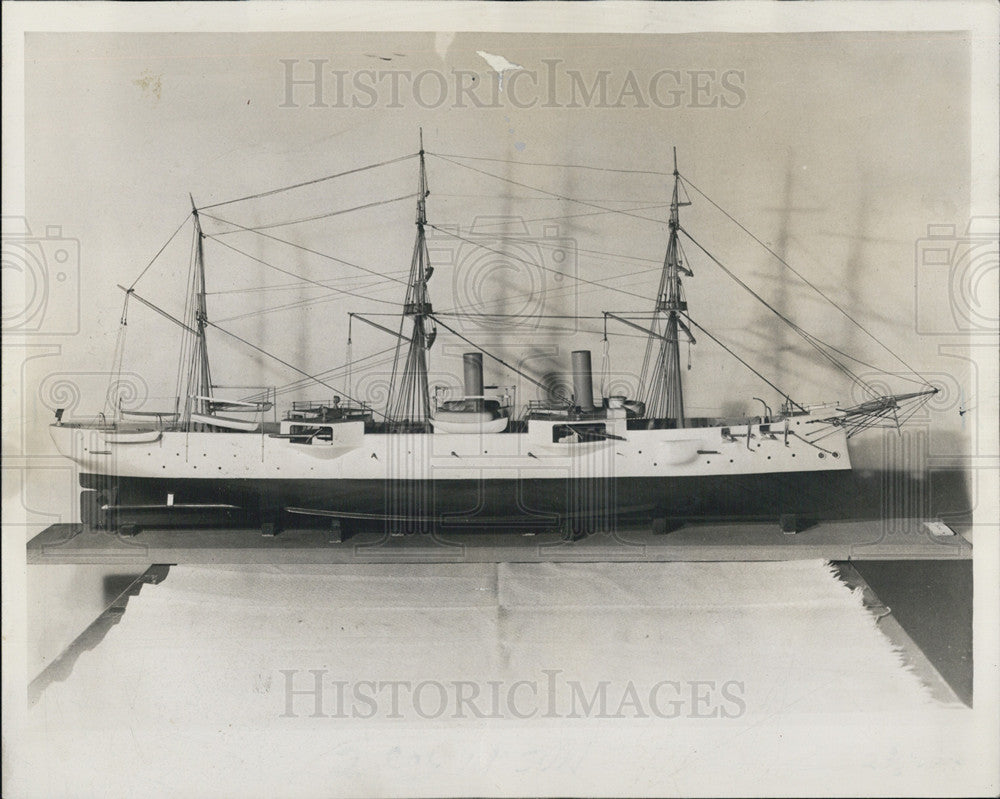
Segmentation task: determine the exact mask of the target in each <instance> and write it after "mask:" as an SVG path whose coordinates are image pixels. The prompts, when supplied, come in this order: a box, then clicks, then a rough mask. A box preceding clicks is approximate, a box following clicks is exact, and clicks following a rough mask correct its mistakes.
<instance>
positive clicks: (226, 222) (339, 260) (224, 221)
mask: <svg viewBox="0 0 1000 799" xmlns="http://www.w3.org/2000/svg"><path fill="white" fill-rule="evenodd" d="M202 216H205V217H208V218H209V219H214V220H215V221H216V222H221V223H222V224H224V225H232V226H233V227H238V228H241V229H242V230H245V231H247V232H248V233H256V234H257V235H258V236H262V237H264V238H265V239H271V240H272V241H276V242H278V243H279V244H287V245H288V246H289V247H295V248H297V249H300V250H302V251H303V252H308V253H311V254H313V255H318V256H319V257H320V258H326V259H328V260H330V261H335V262H336V263H338V264H343V265H344V266H349V267H351V268H353V269H360V270H361V271H362V272H367V273H368V274H370V275H374V276H375V277H378V278H382V279H383V280H391V281H393V282H395V283H400V284H402V285H404V286H405V285H407V283H406V281H405V280H399V279H398V278H394V277H390V276H389V275H386V274H382V273H380V272H376V271H375V270H374V269H368V268H367V267H365V266H359V265H358V264H352V263H351V262H350V261H345V260H343V259H342V258H337V257H336V256H334V255H328V254H327V253H325V252H319V251H318V250H311V249H309V248H308V247H304V246H303V245H301V244H296V243H295V242H294V241H288V240H286V239H279V238H278V237H277V236H272V235H271V234H270V233H262V232H261V231H259V230H252V229H250V228H248V227H244V226H243V225H240V224H237V223H236V222H230V221H229V220H228V219H222V218H221V217H218V216H213V215H212V214H205V213H203V214H202ZM208 238H211V239H215V241H219V239H217V238H215V235H209V236H208ZM219 243H220V244H222V243H223V242H221V241H219ZM244 254H245V253H244ZM295 277H298V275H295Z"/></svg>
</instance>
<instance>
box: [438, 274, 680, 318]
mask: <svg viewBox="0 0 1000 799" xmlns="http://www.w3.org/2000/svg"><path fill="white" fill-rule="evenodd" d="M661 269H662V267H659V266H658V267H655V268H651V269H640V270H638V271H636V272H623V273H622V274H620V275H615V277H614V279H615V280H618V279H621V278H624V277H632V276H634V275H644V274H649V273H650V272H659V271H660V270H661ZM608 288H609V287H608V286H604V285H599V286H595V287H594V288H589V289H578V288H577V287H576V286H563V287H561V288H554V289H551V290H548V291H546V292H545V299H546V301H548V300H550V299H557V300H558V299H563V295H564V294H566V293H568V292H573V297H574V298H579V297H582V296H583V295H584V294H592V293H593V292H595V291H602V290H607V289H608ZM537 295H538V293H537V292H525V293H522V294H512V295H511V296H509V297H499V298H497V299H495V300H488V301H486V302H482V303H479V304H478V305H477V306H475V307H483V308H486V307H492V306H494V305H502V304H506V303H510V302H514V301H515V300H521V299H531V298H533V297H536V296H537ZM646 299H648V298H646ZM464 307H466V306H461V305H456V306H454V307H452V308H450V309H449V311H458V310H460V309H462V308H464ZM468 307H472V306H471V305H470V306H468ZM439 313H440V312H439Z"/></svg>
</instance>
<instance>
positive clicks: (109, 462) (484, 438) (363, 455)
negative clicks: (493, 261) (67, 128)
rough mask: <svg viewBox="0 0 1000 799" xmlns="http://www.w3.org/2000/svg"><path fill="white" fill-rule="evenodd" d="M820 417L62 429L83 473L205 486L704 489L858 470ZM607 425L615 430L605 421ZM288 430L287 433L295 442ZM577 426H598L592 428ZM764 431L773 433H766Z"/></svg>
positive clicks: (63, 441)
mask: <svg viewBox="0 0 1000 799" xmlns="http://www.w3.org/2000/svg"><path fill="white" fill-rule="evenodd" d="M811 418H812V417H810V416H799V417H793V418H791V419H789V420H787V424H786V421H785V420H782V421H779V422H772V423H771V424H770V426H769V428H768V426H767V425H764V426H762V425H760V424H750V425H747V424H743V425H738V426H734V425H731V426H729V427H699V428H682V429H665V430H645V429H643V430H628V429H627V427H626V423H625V420H624V419H621V420H615V419H609V420H606V430H607V433H608V434H609V435H614V436H618V437H620V439H621V440H618V439H605V440H598V441H568V440H566V437H565V436H562V437H561V438H562V439H563V440H554V438H557V437H560V436H559V433H558V432H557V431H555V430H554V428H558V427H560V426H562V427H563V428H564V427H565V425H566V422H565V421H563V422H559V421H550V420H532V421H530V422H529V424H528V432H526V433H486V432H481V433H454V434H453V433H445V432H441V431H440V430H438V431H436V432H435V433H433V434H426V433H365V432H364V424H363V422H360V421H358V422H353V421H352V422H341V423H335V424H331V425H329V426H327V425H321V426H322V427H324V428H327V427H328V428H329V431H330V434H329V440H324V439H321V438H319V437H315V438H312V439H311V440H309V441H307V442H305V443H303V441H302V440H301V439H300V440H296V439H295V438H289V437H284V438H281V437H272V436H270V435H268V434H267V433H238V432H232V433H230V432H173V431H163V433H162V435H161V436H160V437H159V438H158V439H157V440H155V441H152V442H149V443H140V442H130V443H128V444H127V445H124V444H123V445H116V444H115V443H113V441H112V440H109V436H108V431H107V430H103V431H102V430H100V429H95V428H87V427H83V426H79V427H78V426H74V425H72V424H62V425H53V426H52V427H51V433H52V437H53V440H54V441H55V443H56V446H57V447H58V449H59V451H60V452H61V453H62V454H63V455H64V456H66V457H68V458H70V459H72V460H73V461H75V462H76V463H77V464H78V465H79V466H80V469H81V471H82V472H85V473H88V474H95V475H109V476H121V477H143V478H170V479H174V478H197V479H203V480H213V479H218V480H232V479H244V480H245V479H252V480H262V479H263V480H267V479H275V480H290V479H305V480H317V479H318V480H373V479H389V480H433V481H448V480H468V479H470V478H473V479H481V480H492V479H497V480H504V479H511V478H522V479H523V478H525V477H529V478H531V479H553V480H565V479H567V478H570V479H573V478H588V479H590V478H628V477H699V476H723V477H724V476H726V475H733V476H736V475H746V474H762V475H763V474H771V473H775V474H776V473H788V472H820V471H830V470H849V469H850V468H851V463H850V457H849V454H848V450H847V440H846V436H845V434H844V432H843V431H842V430H840V429H835V430H832V431H830V429H829V427H828V426H826V425H822V427H823V430H824V432H827V433H829V434H828V435H825V436H823V438H822V441H819V442H818V443H817V444H811V443H809V441H807V440H806V438H805V436H807V435H808V434H810V433H812V434H814V435H815V434H816V433H817V432H818V430H817V428H818V427H820V426H821V425H819V424H810V420H811ZM600 423H601V424H605V420H600ZM290 424H291V423H289V422H284V423H282V433H283V434H284V435H286V436H287V435H288V434H289V433H290V432H294V431H293V429H292V428H290V427H289V425H290ZM573 424H593V423H592V422H590V421H587V422H579V423H573ZM762 428H763V429H762Z"/></svg>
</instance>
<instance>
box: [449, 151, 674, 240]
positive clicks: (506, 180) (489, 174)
mask: <svg viewBox="0 0 1000 799" xmlns="http://www.w3.org/2000/svg"><path fill="white" fill-rule="evenodd" d="M437 158H440V159H441V160H443V161H448V162H449V163H452V164H454V165H455V166H459V167H462V168H463V169H469V170H472V171H473V172H478V173H479V174H480V175H486V176H487V177H491V178H496V179H497V180H502V181H503V182H504V183H510V184H512V185H514V186H520V187H521V188H522V189H531V190H532V191H540V192H541V193H542V194H548V195H550V196H552V197H557V198H559V199H560V200H566V201H568V202H572V203H579V204H580V205H585V206H587V207H589V208H597V209H598V210H600V211H605V212H607V213H609V214H621V215H622V216H631V217H634V218H635V219H641V220H643V221H644V222H654V223H656V224H658V225H662V224H665V221H664V220H662V219H650V218H649V217H648V216H641V215H640V214H631V213H629V212H628V211H621V210H618V209H616V208H605V207H604V206H603V205H597V204H596V203H590V202H587V201H586V200H577V199H575V198H574V197H567V196H566V195H565V194H559V193H557V192H554V191H548V190H547V189H540V188H538V187H537V186H531V185H529V184H527V183H520V182H518V181H516V180H511V179H510V178H505V177H503V176H501V175H494V174H493V173H492V172H486V171H485V170H483V169H476V168H475V167H474V166H469V165H468V164H462V163H460V162H458V161H452V160H451V159H450V158H445V157H444V156H443V155H439V156H437Z"/></svg>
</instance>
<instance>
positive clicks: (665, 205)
mask: <svg viewBox="0 0 1000 799" xmlns="http://www.w3.org/2000/svg"><path fill="white" fill-rule="evenodd" d="M535 199H539V198H535ZM605 202H625V201H624V200H622V201H609V200H606V201H605ZM669 207H670V203H656V204H655V205H642V206H639V207H638V208H632V209H631V210H632V211H651V210H653V209H657V208H669ZM609 213H618V211H587V212H585V213H582V214H564V215H562V216H539V217H535V218H534V219H520V218H516V219H514V220H507V221H503V222H488V223H485V224H483V223H479V225H478V227H495V226H497V225H506V224H510V223H511V221H514V222H516V223H524V224H529V223H530V222H558V221H560V220H563V219H579V218H581V217H584V216H600V215H601V214H609Z"/></svg>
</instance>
